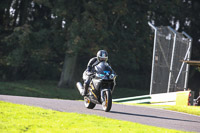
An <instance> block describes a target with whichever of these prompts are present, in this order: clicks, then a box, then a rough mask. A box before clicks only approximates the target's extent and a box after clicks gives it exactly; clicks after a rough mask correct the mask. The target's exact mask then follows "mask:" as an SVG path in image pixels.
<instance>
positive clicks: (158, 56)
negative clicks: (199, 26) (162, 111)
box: [150, 26, 190, 94]
mask: <svg viewBox="0 0 200 133" xmlns="http://www.w3.org/2000/svg"><path fill="white" fill-rule="evenodd" d="M155 33H156V34H155V37H156V39H155V40H154V41H155V42H154V45H155V49H154V52H155V53H154V58H153V60H154V61H153V64H152V68H153V69H152V77H151V78H152V80H151V87H150V88H151V90H150V93H151V94H156V93H166V92H175V91H181V90H184V88H185V84H186V82H187V77H186V72H187V67H186V65H183V62H182V61H181V60H184V59H185V57H188V58H189V53H188V52H187V51H188V49H189V48H190V47H189V45H190V43H189V39H188V38H186V37H185V36H184V35H183V34H182V33H178V32H176V31H174V30H173V29H171V28H170V27H167V26H161V27H157V28H156V32H155Z"/></svg>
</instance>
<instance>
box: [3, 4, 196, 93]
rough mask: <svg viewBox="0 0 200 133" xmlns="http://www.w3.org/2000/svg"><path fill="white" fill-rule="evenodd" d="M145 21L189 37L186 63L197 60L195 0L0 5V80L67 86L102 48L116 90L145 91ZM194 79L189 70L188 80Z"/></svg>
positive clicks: (149, 40)
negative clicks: (190, 47)
mask: <svg viewBox="0 0 200 133" xmlns="http://www.w3.org/2000/svg"><path fill="white" fill-rule="evenodd" d="M148 21H150V22H153V23H154V24H155V25H156V26H160V25H170V26H171V27H173V28H177V30H178V31H185V32H187V33H188V34H189V35H191V36H192V37H193V51H192V59H196V60H199V57H200V52H199V50H200V45H199V43H200V40H199V39H200V25H199V24H200V1H198V0H167V1H161V0H115V1H113V0H93V1H92V0H73V1H69V0H57V1H54V0H1V1H0V79H1V80H21V79H41V80H42V79H50V80H60V81H59V83H58V84H59V86H64V87H67V86H70V87H71V86H74V82H75V81H77V80H80V78H81V75H82V72H83V71H84V69H85V68H86V65H87V62H88V60H89V59H90V58H91V57H93V56H95V55H96V52H97V51H98V50H99V49H105V50H107V51H108V53H109V60H110V62H111V65H112V67H113V68H114V69H115V70H116V72H117V73H118V75H119V77H118V80H119V81H120V82H118V85H119V86H121V87H134V88H136V89H139V88H144V89H149V84H150V72H151V58H152V46H153V34H152V32H151V29H150V27H149V26H148V24H147V22H148ZM177 23H178V24H179V26H178V27H177ZM197 74H198V69H196V68H194V69H192V71H191V74H190V79H193V78H196V76H197Z"/></svg>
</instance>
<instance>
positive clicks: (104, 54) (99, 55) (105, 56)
mask: <svg viewBox="0 0 200 133" xmlns="http://www.w3.org/2000/svg"><path fill="white" fill-rule="evenodd" d="M97 59H98V61H107V60H108V53H107V52H106V51H105V50H99V51H98V52H97Z"/></svg>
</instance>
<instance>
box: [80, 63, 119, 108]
mask: <svg viewBox="0 0 200 133" xmlns="http://www.w3.org/2000/svg"><path fill="white" fill-rule="evenodd" d="M86 75H89V76H90V77H92V80H91V82H90V84H89V87H88V91H87V93H86V96H84V105H85V107H86V108H88V109H93V108H94V107H95V106H96V104H101V105H102V108H103V110H104V111H105V112H109V111H110V109H111V107H112V93H113V91H114V88H115V85H116V81H115V79H116V77H117V75H116V74H115V72H114V71H113V69H112V68H111V66H110V65H109V64H108V63H106V62H100V63H99V64H98V65H96V66H95V67H94V73H89V74H88V73H87V71H85V72H84V73H83V80H84V79H86V78H85V76H86ZM76 86H77V88H78V90H79V92H80V94H82V93H83V89H84V88H83V86H82V84H81V83H80V82H77V84H76Z"/></svg>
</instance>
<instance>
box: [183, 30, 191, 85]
mask: <svg viewBox="0 0 200 133" xmlns="http://www.w3.org/2000/svg"><path fill="white" fill-rule="evenodd" d="M182 34H184V35H185V36H186V37H187V38H189V47H190V51H189V53H188V58H187V60H190V57H191V47H192V37H190V36H189V35H188V34H187V33H185V32H182ZM188 76H189V65H188V64H187V65H186V74H185V84H184V88H185V89H187V83H188Z"/></svg>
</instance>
